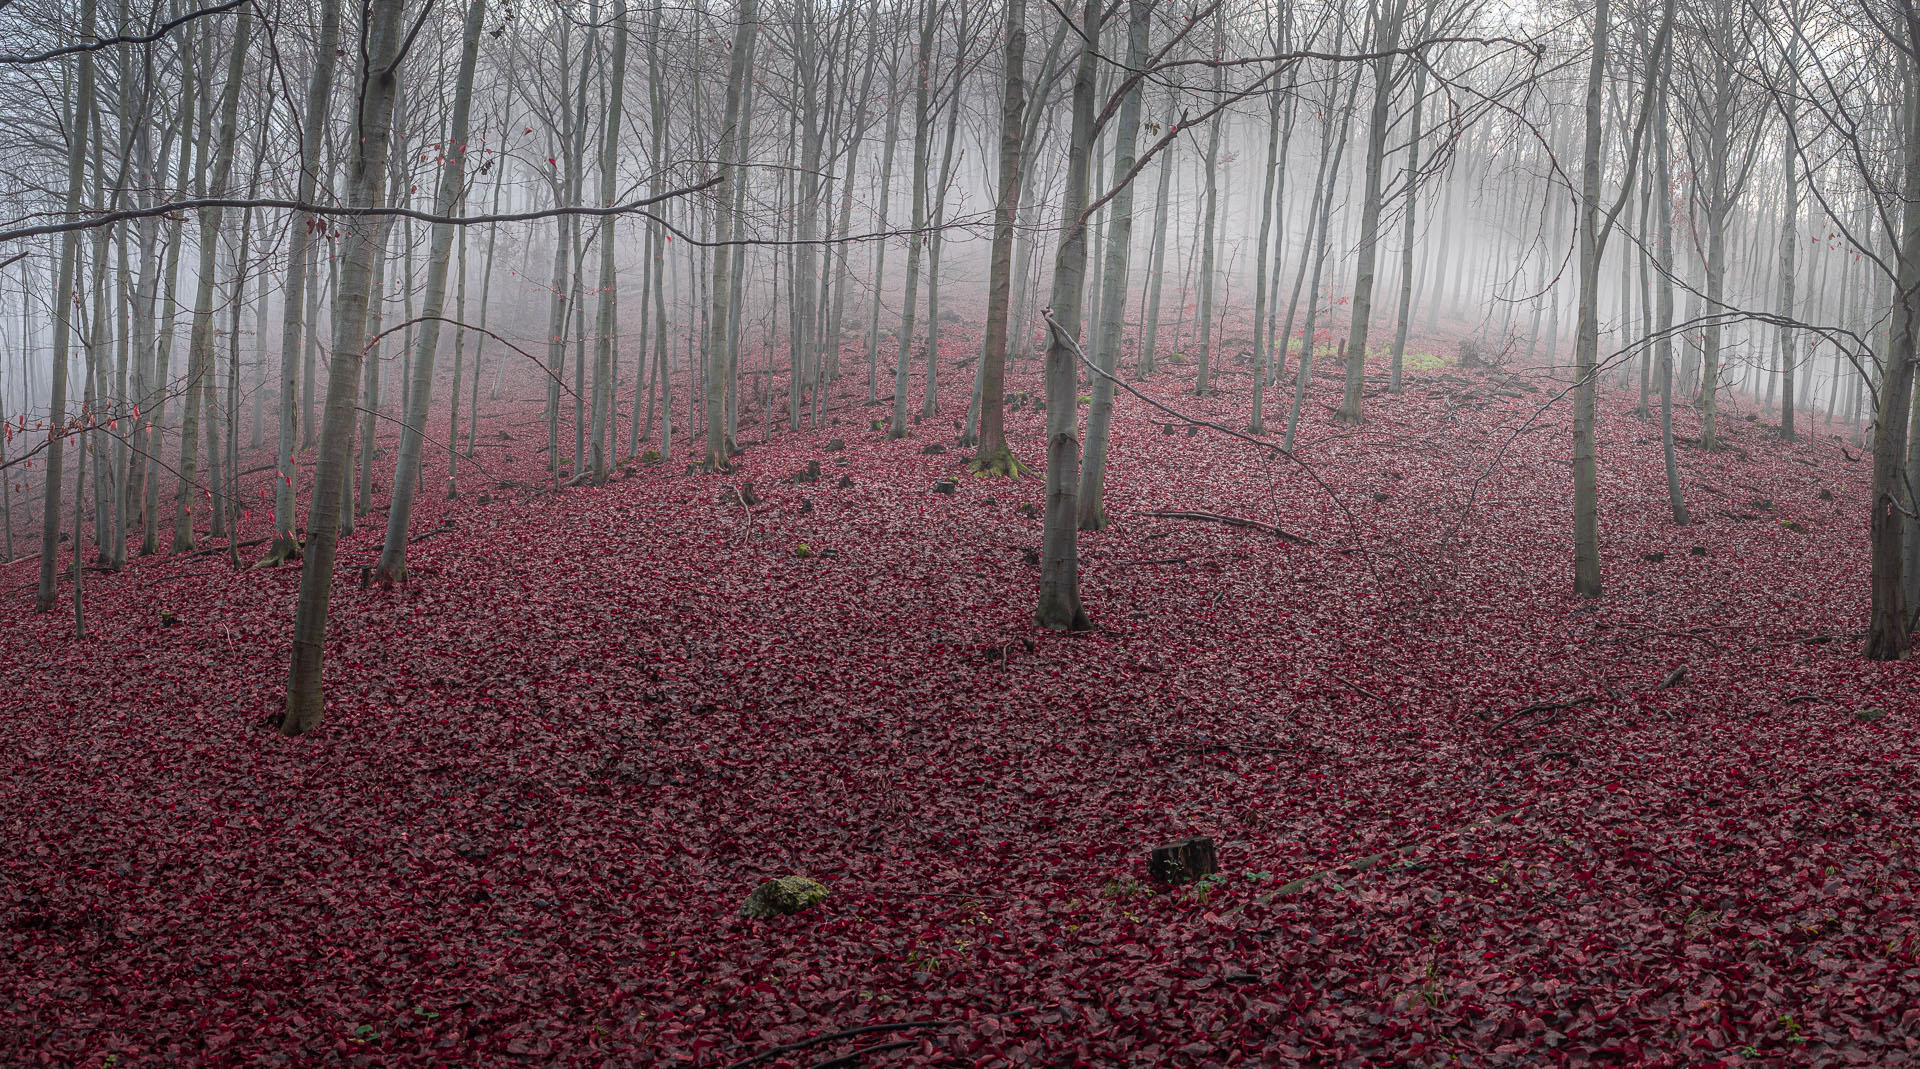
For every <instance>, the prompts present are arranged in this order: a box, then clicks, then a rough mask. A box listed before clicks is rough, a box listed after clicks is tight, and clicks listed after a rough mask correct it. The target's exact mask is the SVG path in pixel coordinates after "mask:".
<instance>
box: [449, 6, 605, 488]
mask: <svg viewBox="0 0 1920 1069" xmlns="http://www.w3.org/2000/svg"><path fill="white" fill-rule="evenodd" d="M614 3H615V5H616V7H615V9H614V14H613V51H612V55H611V56H609V57H608V63H609V65H610V66H611V68H612V69H611V70H610V71H609V72H608V80H609V82H610V83H611V84H610V85H609V86H608V88H607V104H606V108H605V114H604V116H603V118H602V120H601V121H602V123H603V129H602V132H601V135H600V201H601V203H602V204H603V205H611V204H613V203H614V201H615V200H616V199H617V198H618V197H619V193H620V191H619V189H618V182H619V174H618V166H619V162H620V154H619V140H620V138H619V135H620V120H621V117H622V116H623V115H624V114H625V102H626V89H627V5H626V3H625V0H614ZM462 62H463V63H464V60H463V61H462ZM463 73H464V67H463ZM613 224H614V221H613V219H612V218H611V217H608V218H606V219H603V220H601V222H600V283H599V287H600V307H599V309H598V311H597V318H596V320H595V322H594V331H593V433H592V435H591V437H592V439H593V442H592V444H591V445H590V446H589V450H590V457H589V460H588V462H587V467H586V470H587V473H588V478H589V479H591V480H592V481H594V482H597V483H603V482H606V481H607V472H608V468H609V453H610V452H611V445H610V439H609V433H610V430H611V428H610V427H609V426H608V424H609V423H610V422H611V421H612V419H613V376H614V368H613V358H614V343H615V341H616V338H615V333H616V332H617V331H618V330H619V325H620V311H619V309H620V294H619V289H618V286H617V284H616V283H617V281H618V280H617V278H616V276H615V274H614V262H613V246H614V225H613ZM635 414H636V415H637V414H638V413H635Z"/></svg>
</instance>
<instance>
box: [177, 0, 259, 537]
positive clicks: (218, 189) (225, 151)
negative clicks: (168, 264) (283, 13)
mask: <svg viewBox="0 0 1920 1069" xmlns="http://www.w3.org/2000/svg"><path fill="white" fill-rule="evenodd" d="M252 29H253V8H251V7H243V8H241V9H240V13H239V16H238V18H237V20H236V21H235V23H234V30H233V43H232V46H231V51H229V52H228V54H227V81H226V85H225V86H224V87H223V88H222V89H221V90H220V134H219V139H218V143H217V144H216V145H215V147H214V152H213V161H212V162H213V171H212V177H211V179H210V180H209V181H208V183H207V195H208V196H209V197H223V196H225V195H226V192H227V179H228V178H229V176H231V175H232V173H233V153H234V144H235V140H236V137H237V135H238V133H239V123H238V121H237V120H238V113H239V109H240V79H241V77H242V76H243V75H244V74H245V73H246V57H247V36H248V34H249V33H250V31H251V30H252ZM220 215H221V211H220V209H219V208H202V209H200V234H199V245H200V278H199V282H198V291H197V295H196V297H195V298H194V302H193V330H192V333H191V335H190V336H189V339H188V342H187V382H186V394H187V403H186V408H185V409H184V410H183V411H182V414H181V417H180V483H179V488H178V490H177V491H176V492H175V494H174V511H173V552H175V553H182V552H185V551H187V550H190V549H192V548H193V545H194V539H193V496H194V493H195V491H197V490H198V489H199V482H198V479H197V477H196V476H197V475H198V462H199V455H198V448H199V437H200V414H201V409H202V407H203V405H204V403H205V396H206V394H207V393H208V385H209V382H210V378H209V376H210V375H211V371H210V365H211V364H212V363H213V281H214V264H215V260H214V254H215V253H216V252H217V251H218V249H219V245H220V242H219V236H220Z"/></svg>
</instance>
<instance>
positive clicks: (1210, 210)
mask: <svg viewBox="0 0 1920 1069" xmlns="http://www.w3.org/2000/svg"><path fill="white" fill-rule="evenodd" d="M1226 25H1227V20H1226V19H1225V18H1222V17H1221V16H1220V15H1218V14H1216V15H1215V16H1214V21H1213V26H1214V30H1213V54H1214V55H1215V56H1220V55H1223V54H1224V53H1225V52H1226ZM1226 87H1227V71H1226V68H1225V67H1215V68H1214V69H1213V99H1215V100H1219V99H1221V98H1222V97H1223V95H1224V94H1225V92H1226ZM1225 125H1226V118H1225V116H1223V115H1220V116H1215V117H1214V120H1213V122H1211V123H1209V124H1208V127H1207V161H1206V196H1205V198H1204V200H1205V205H1206V207H1205V208H1204V209H1203V212H1204V221H1203V222H1202V223H1201V226H1200V308H1199V315H1198V318H1199V320H1200V353H1199V356H1200V360H1199V365H1200V366H1199V373H1198V374H1197V375H1196V376H1195V378H1194V381H1193V392H1194V393H1196V394H1202V395H1204V394H1206V393H1207V392H1208V391H1210V390H1211V389H1212V388H1213V383H1212V374H1211V372H1212V367H1213V297H1214V292H1213V290H1214V282H1215V276H1216V275H1217V274H1218V272H1219V267H1218V262H1217V261H1218V252H1217V250H1216V246H1217V245H1218V243H1219V239H1218V234H1217V231H1218V229H1219V214H1220V137H1221V127H1223V126H1225ZM1183 307H1184V302H1183Z"/></svg>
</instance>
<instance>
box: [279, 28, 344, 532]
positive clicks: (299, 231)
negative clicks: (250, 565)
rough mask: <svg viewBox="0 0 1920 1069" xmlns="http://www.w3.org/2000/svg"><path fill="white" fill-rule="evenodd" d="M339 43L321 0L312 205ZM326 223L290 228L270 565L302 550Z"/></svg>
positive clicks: (305, 151) (307, 170) (309, 177)
mask: <svg viewBox="0 0 1920 1069" xmlns="http://www.w3.org/2000/svg"><path fill="white" fill-rule="evenodd" d="M339 42H340V0H321V4H320V37H319V40H317V41H316V42H315V43H314V67H313V78H312V80H311V81H310V82H308V84H307V112H306V116H305V118H304V120H303V121H302V124H301V127H300V178H299V181H298V183H297V184H296V189H297V190H298V193H297V196H298V199H300V200H301V201H303V202H305V203H309V204H310V203H312V202H313V194H314V189H315V188H316V187H317V185H318V183H319V180H320V148H321V138H322V130H323V124H324V123H325V122H326V118H327V110H328V107H329V104H330V101H331V98H332V95H333V69H334V58H335V56H334V54H335V52H336V51H337V50H338V49H339V47H340V43H339ZM325 226H326V223H325V222H324V221H323V220H319V219H308V220H306V221H305V224H304V225H302V226H296V227H290V228H288V233H287V280H286V288H285V290H284V291H283V293H282V297H281V302H280V318H281V324H280V394H279V399H278V403H277V404H276V405H275V406H274V407H275V408H276V409H278V410H279V417H280V420H279V423H280V433H279V438H278V439H277V442H276V445H275V449H274V467H275V469H276V470H277V471H278V473H279V474H278V476H277V477H276V478H275V479H274V482H273V532H274V537H273V544H272V546H271V547H270V548H269V549H268V550H267V555H266V558H265V560H264V561H263V562H262V563H265V564H280V563H282V562H284V561H286V560H287V559H288V558H290V557H293V556H295V555H297V554H298V553H299V542H298V540H297V536H296V535H295V534H294V529H293V528H294V523H295V517H294V504H293V494H294V478H295V476H297V475H298V474H299V473H298V472H297V471H296V470H295V469H294V466H293V453H294V450H295V449H296V448H297V443H298V441H299V436H300V429H299V420H298V414H299V409H298V408H296V407H295V401H296V399H295V391H296V390H297V389H298V386H299V377H300V343H301V332H302V331H303V330H309V331H310V330H313V329H316V328H317V326H318V324H313V323H302V322H301V318H300V317H301V313H302V312H303V311H305V306H306V294H307V287H308V286H310V285H313V284H314V283H313V281H312V280H311V279H309V278H308V275H307V272H308V267H309V264H310V261H311V260H312V257H311V256H310V255H309V252H308V250H309V248H310V247H312V244H313V236H314V232H315V230H316V228H322V227H325Z"/></svg>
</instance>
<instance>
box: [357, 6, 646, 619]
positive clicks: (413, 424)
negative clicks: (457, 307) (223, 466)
mask: <svg viewBox="0 0 1920 1069" xmlns="http://www.w3.org/2000/svg"><path fill="white" fill-rule="evenodd" d="M486 7H487V4H486V0H470V2H469V3H468V4H467V14H466V20H465V23H464V25H463V27H462V30H461V38H460V73H459V74H458V75H456V76H455V81H454V86H453V115H452V117H451V119H450V120H449V122H448V125H447V139H446V141H445V142H444V145H445V148H444V149H443V150H442V152H441V154H440V155H441V166H440V188H439V189H438V190H436V191H435V193H434V198H433V212H434V214H435V215H439V216H451V215H453V214H454V213H455V212H456V211H458V210H459V207H460V200H461V197H462V195H463V193H464V192H465V190H466V184H467V140H468V131H467V125H468V124H467V116H468V112H469V111H470V110H471V108H472V101H473V70H474V66H475V65H476V64H477V63H478V61H479V55H480V28H481V20H482V19H483V18H484V17H485V14H486ZM620 25H621V26H624V25H625V22H624V18H622V21H621V22H620ZM622 43H623V45H624V41H623V42H622ZM623 52H624V48H620V49H616V54H617V55H618V54H621V53H623ZM615 77H616V78H618V77H619V76H618V74H617V73H616V75H615ZM453 231H454V227H453V224H452V223H435V224H434V226H433V246H432V249H431V251H430V252H429V253H428V260H427V292H426V299H425V300H424V301H423V302H422V304H421V307H420V314H421V315H422V316H423V317H424V320H423V322H421V324H420V334H419V338H418V341H417V344H418V346H419V347H418V349H417V350H416V351H415V352H414V354H413V366H412V368H411V370H412V373H413V385H412V388H411V389H410V390H408V392H407V406H406V411H405V412H404V413H403V414H402V416H401V423H400V447H399V449H398V450H397V451H396V452H397V454H398V458H397V459H396V460H395V462H394V473H393V497H392V499H391V500H390V501H389V502H388V507H387V537H386V542H385V543H384V544H383V545H382V546H381V548H380V562H379V564H378V566H377V567H376V568H375V569H374V576H375V578H376V579H378V580H379V581H380V582H382V583H394V582H398V581H400V580H402V579H405V578H406V574H407V526H408V525H409V524H410V523H411V522H412V520H413V498H414V494H415V493H416V492H417V491H418V490H419V487H420V450H421V447H422V445H423V444H424V442H425V440H426V426H427V410H428V409H429V408H431V407H432V405H433V365H434V355H435V352H436V350H438V349H439V348H440V317H441V316H442V315H443V314H445V310H446V303H447V263H448V260H449V259H450V258H451V257H452V253H453ZM611 247H612V246H611V243H609V244H608V248H611ZM453 388H454V391H455V392H456V393H457V392H458V391H459V381H458V380H457V379H456V380H455V382H454V387H453ZM368 444H369V445H371V444H372V443H371V442H369V443H368ZM599 444H600V438H599V437H598V436H596V437H595V439H594V445H595V448H596V450H597V449H598V447H599ZM448 448H449V449H451V448H452V444H451V443H449V445H448Z"/></svg>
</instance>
